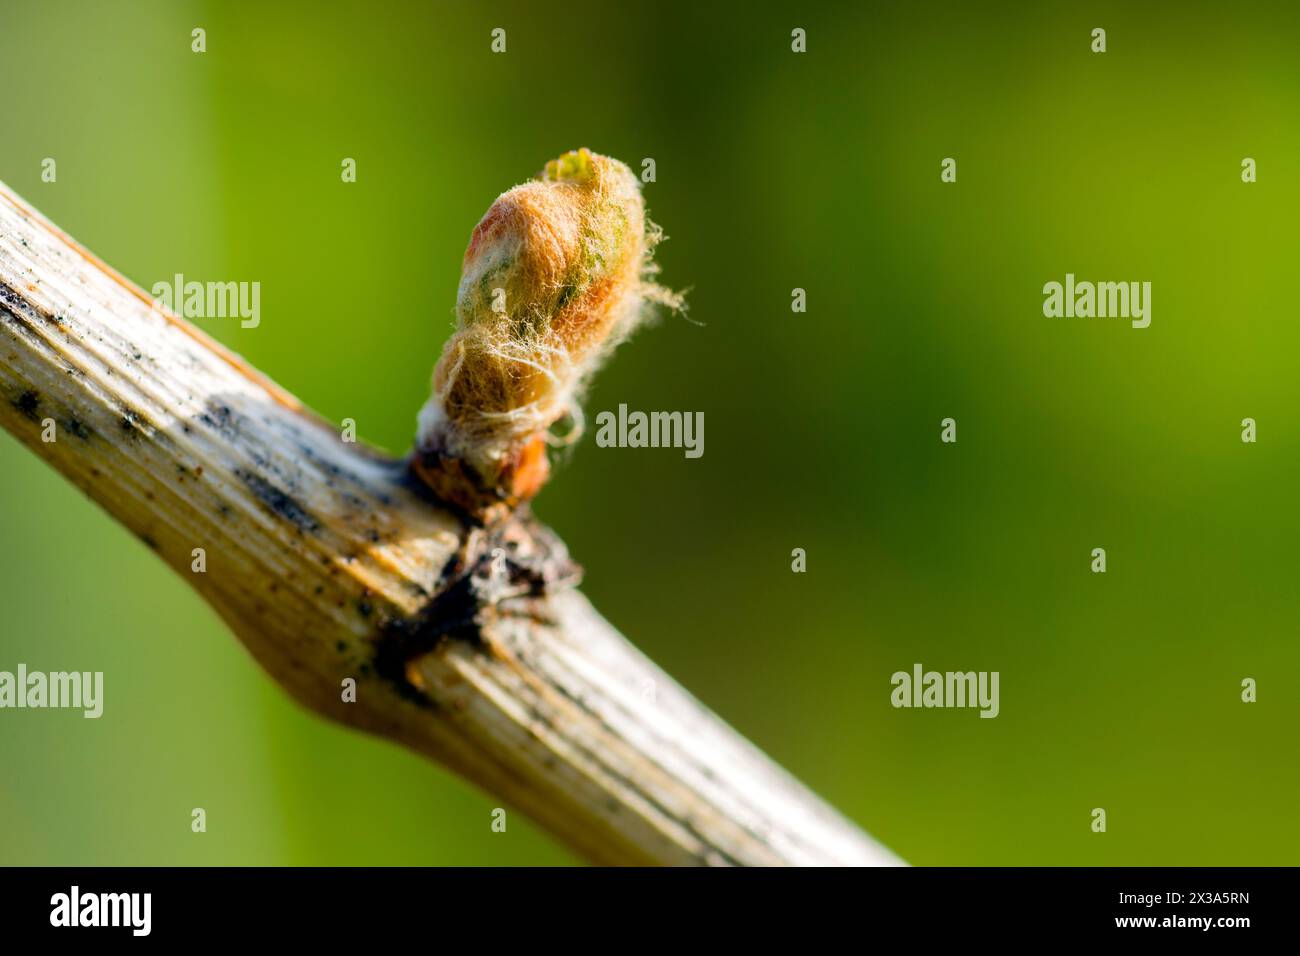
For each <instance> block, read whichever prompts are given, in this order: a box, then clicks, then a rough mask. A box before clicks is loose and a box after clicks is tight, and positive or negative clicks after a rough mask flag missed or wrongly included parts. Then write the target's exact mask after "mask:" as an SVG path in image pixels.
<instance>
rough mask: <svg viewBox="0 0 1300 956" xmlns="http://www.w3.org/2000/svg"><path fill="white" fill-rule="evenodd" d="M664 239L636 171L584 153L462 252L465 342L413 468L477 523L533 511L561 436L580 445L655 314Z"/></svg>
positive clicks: (461, 331) (440, 376)
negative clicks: (586, 412) (615, 356)
mask: <svg viewBox="0 0 1300 956" xmlns="http://www.w3.org/2000/svg"><path fill="white" fill-rule="evenodd" d="M658 238H659V234H658V231H657V230H656V229H655V228H654V227H653V225H648V224H647V220H646V218H645V209H644V206H643V204H642V201H641V191H640V184H639V183H638V182H637V179H636V177H635V176H634V175H633V174H632V171H631V170H630V169H628V168H627V166H625V165H623V164H622V163H620V162H618V161H617V160H614V159H609V158H608V157H605V156H600V155H598V154H596V153H592V152H590V151H588V150H586V149H580V150H577V151H576V152H571V153H565V154H564V155H563V156H561V157H560V158H559V159H556V160H552V161H551V162H549V163H547V165H546V169H545V170H544V171H543V172H542V173H541V174H540V175H539V176H538V178H537V179H535V180H533V181H532V182H528V183H524V184H523V185H521V186H516V187H515V188H514V189H511V190H510V191H509V192H507V193H504V194H502V195H501V196H500V197H498V199H497V201H496V202H494V203H493V204H492V207H491V208H490V209H489V210H488V211H487V214H486V215H485V216H484V217H483V219H482V220H481V221H480V222H479V224H478V225H477V226H476V227H475V229H474V233H473V235H472V236H471V237H470V241H469V248H467V249H466V250H465V261H464V264H463V266H462V271H461V280H460V289H459V292H458V294H457V301H456V319H457V325H456V332H455V334H453V335H452V337H451V338H450V339H449V340H448V342H447V344H446V346H445V347H444V349H443V352H442V357H441V358H440V359H439V360H438V364H437V367H436V368H435V369H434V373H433V394H432V396H431V397H430V399H429V401H428V402H427V403H426V404H425V406H424V408H423V409H421V411H420V415H419V432H418V435H417V438H416V454H415V457H414V460H413V464H414V468H415V470H416V472H417V473H418V474H419V475H420V477H421V478H422V479H424V481H426V482H427V483H428V484H429V485H430V486H431V487H432V488H433V490H434V491H435V492H437V493H438V494H439V495H440V496H441V497H443V498H445V499H447V500H449V501H452V502H453V503H455V504H458V505H460V506H462V507H464V508H466V509H467V510H469V511H471V512H481V511H483V510H484V509H485V508H487V507H490V506H491V505H493V504H496V503H499V502H504V503H505V504H506V505H507V506H510V505H514V504H516V503H518V502H520V501H523V500H526V499H528V498H531V497H532V496H533V495H534V494H536V492H537V491H538V490H539V489H540V488H541V486H542V483H543V482H545V480H546V477H547V474H548V472H549V464H548V462H547V458H546V445H547V443H548V442H551V443H554V442H556V441H558V439H555V438H554V437H553V436H551V435H550V428H551V426H553V425H554V424H555V423H556V422H558V421H560V420H561V419H562V418H565V417H566V416H568V417H570V418H571V419H572V420H573V422H574V428H573V429H572V430H571V432H570V435H569V436H568V438H569V440H573V439H575V438H576V437H577V433H578V431H579V427H578V423H579V422H580V421H581V414H580V411H579V409H578V405H577V403H578V401H579V399H580V397H581V390H582V387H583V384H584V383H585V381H586V380H587V378H588V377H589V376H590V374H591V373H592V372H593V371H594V370H595V368H596V367H597V366H598V365H599V364H600V362H601V360H602V359H604V357H605V356H606V355H608V354H609V352H610V350H611V349H613V348H614V346H616V345H617V344H618V343H619V342H620V341H622V340H623V339H624V338H626V337H627V335H628V334H629V333H630V332H631V331H632V330H633V329H634V328H635V327H636V326H637V324H638V323H639V322H640V321H641V320H642V318H643V317H644V315H645V314H646V304H647V302H649V301H655V302H661V303H665V304H669V305H673V306H676V305H677V300H676V297H675V296H673V294H672V293H670V292H668V291H667V290H665V289H662V288H660V287H659V286H657V285H655V284H654V283H653V282H651V281H649V277H650V275H651V273H652V271H653V270H652V268H651V267H650V263H649V260H650V252H651V249H652V248H653V247H654V245H655V243H656V242H657V241H658Z"/></svg>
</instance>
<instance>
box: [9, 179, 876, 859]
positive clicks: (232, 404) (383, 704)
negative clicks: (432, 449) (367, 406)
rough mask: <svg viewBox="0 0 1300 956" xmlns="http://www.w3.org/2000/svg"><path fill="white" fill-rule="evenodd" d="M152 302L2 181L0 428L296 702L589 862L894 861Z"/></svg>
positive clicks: (561, 556) (555, 598) (559, 554)
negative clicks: (348, 682)
mask: <svg viewBox="0 0 1300 956" xmlns="http://www.w3.org/2000/svg"><path fill="white" fill-rule="evenodd" d="M151 305H152V303H151V301H150V299H149V298H148V297H147V296H146V295H144V293H142V292H141V291H140V290H139V289H138V288H136V287H135V286H133V285H132V284H130V283H129V282H127V281H126V280H124V279H123V278H122V277H121V276H119V275H117V274H116V273H115V272H113V271H112V270H110V269H109V268H107V267H106V266H105V265H104V264H103V263H101V262H99V261H98V260H97V259H95V258H94V257H93V256H91V255H89V254H88V253H87V252H86V251H85V250H83V249H81V248H80V247H79V246H77V245H76V244H75V243H74V242H72V241H71V240H70V239H69V238H68V237H67V236H65V235H63V234H62V233H61V232H59V231H58V230H57V229H56V228H55V227H53V226H52V225H50V224H49V223H48V222H47V221H45V220H44V219H43V218H42V217H41V216H40V215H39V214H38V213H36V212H35V211H33V210H32V209H31V208H30V207H28V206H27V205H26V204H24V203H23V202H22V201H21V200H19V199H18V198H17V197H15V196H13V195H12V193H10V192H9V190H8V189H7V188H5V187H3V185H0V425H3V426H4V428H6V429H7V430H8V431H10V432H12V433H13V434H14V435H15V436H17V438H18V439H19V440H20V441H22V442H23V443H24V444H26V445H27V446H28V447H29V448H31V449H32V450H33V451H34V452H35V453H36V454H38V455H40V456H41V457H42V458H44V459H45V460H46V461H47V462H48V463H49V464H50V465H51V466H52V467H53V468H54V469H55V470H56V471H58V472H59V473H60V474H62V475H63V476H64V477H66V478H67V479H68V480H69V481H71V482H73V483H74V484H75V485H77V486H78V487H79V488H81V489H82V490H83V491H85V492H86V494H87V495H89V496H90V497H91V498H92V499H93V500H95V501H96V502H98V503H99V505H100V506H101V507H103V508H104V509H105V510H106V511H107V512H108V513H109V514H111V515H112V516H113V517H114V518H115V519H117V520H118V521H119V522H121V523H122V524H123V525H125V526H126V527H127V528H129V529H130V530H131V531H132V532H133V533H134V534H136V535H138V536H140V538H142V539H143V540H145V541H147V542H148V543H149V546H150V547H152V548H153V549H154V550H155V551H156V552H157V554H158V555H159V557H161V558H162V559H163V560H164V561H165V562H166V563H167V564H168V565H170V566H171V567H172V568H173V569H174V570H176V571H177V573H179V574H180V575H182V577H184V578H185V579H186V580H187V581H188V582H189V583H190V584H191V585H192V586H193V587H194V588H195V589H197V590H198V592H199V593H200V594H201V595H203V597H204V598H205V599H206V600H207V601H208V602H209V603H211V604H212V606H213V607H215V608H216V609H217V611H218V612H219V613H220V614H221V616H222V618H224V619H225V621H226V622H227V623H228V624H229V625H230V627H231V629H232V630H233V631H234V632H235V634H236V635H237V636H238V637H239V639H240V640H241V641H242V642H243V643H244V644H245V646H247V647H248V649H249V650H250V651H251V652H252V654H253V655H254V656H255V657H256V658H257V660H258V661H260V662H261V664H262V665H263V666H264V667H265V668H266V670H267V671H268V672H269V673H270V675H271V676H272V677H273V678H274V679H275V680H276V681H277V682H278V683H279V684H281V685H282V686H283V687H284V688H285V689H286V690H288V691H289V692H290V693H291V694H293V696H294V697H296V698H297V699H298V700H300V701H301V702H302V703H304V704H305V705H307V706H308V707H310V708H311V709H313V710H315V711H317V712H318V713H321V714H325V715H327V716H330V717H333V718H334V719H336V720H339V721H342V722H343V723H346V724H349V725H351V726H354V727H360V728H363V729H365V730H368V731H371V732H373V733H376V734H378V735H380V736H383V737H386V738H389V739H391V740H397V741H400V742H402V743H404V744H406V745H407V746H409V747H411V748H413V749H415V750H417V751H419V752H420V753H423V754H425V755H427V756H429V757H431V758H433V759H435V760H437V761H439V762H441V763H443V764H444V765H446V766H448V767H450V768H451V769H452V770H454V771H455V772H457V773H459V774H460V775H462V776H463V777H465V778H466V779H468V780H470V781H472V782H473V783H475V784H477V785H479V786H481V787H482V788H484V789H485V790H487V791H489V792H490V793H493V794H495V795H497V796H499V797H500V798H502V799H503V800H505V801H508V802H509V803H511V804H513V805H514V806H516V807H518V808H519V809H520V810H522V811H523V812H525V813H527V814H528V815H529V816H531V817H532V818H533V819H535V820H537V821H538V822H539V823H541V824H542V825H543V826H545V827H546V828H547V829H549V830H550V831H551V832H552V833H553V834H554V835H555V836H556V837H557V838H559V839H560V840H562V841H563V842H565V843H566V844H568V845H569V846H570V847H572V848H573V849H574V850H576V851H577V852H579V853H581V854H582V855H584V856H585V857H586V858H588V859H589V860H591V861H593V862H597V863H612V864H628V863H630V864H896V863H898V862H899V861H898V860H897V859H896V858H895V857H894V856H893V855H892V854H890V853H889V852H888V851H887V850H884V849H883V848H881V847H880V846H879V845H877V844H876V843H875V842H874V841H872V840H871V839H870V838H869V837H867V836H866V835H864V834H863V833H862V832H861V831H859V830H857V829H856V828H855V827H853V826H852V824H850V823H848V822H847V821H846V820H845V819H844V818H843V817H841V816H840V815H839V814H837V813H836V812H835V811H834V810H832V809H830V808H829V807H827V806H826V805H825V804H823V803H822V802H821V801H820V800H818V798H817V797H816V796H814V795H813V794H812V793H810V792H809V791H808V790H807V789H805V788H804V787H803V786H802V785H800V784H799V783H797V782H796V781H795V780H794V779H793V778H791V777H790V776H789V775H788V774H786V773H785V772H784V771H783V770H781V769H780V768H778V767H776V766H775V765H774V764H773V763H771V761H769V760H768V759H767V758H766V757H765V756H764V755H763V754H762V753H760V752H759V751H758V750H757V749H755V748H754V747H753V746H752V745H750V744H749V743H748V742H746V741H745V740H744V739H742V738H741V737H740V736H739V735H737V734H736V733H735V732H734V731H733V730H731V729H730V728H729V727H727V726H726V724H724V723H723V722H722V721H720V720H719V719H718V718H717V717H716V716H714V715H713V714H711V713H710V712H709V711H708V710H706V709H705V708H704V707H702V706H701V705H700V704H699V703H698V702H697V701H695V700H694V698H692V697H691V696H690V695H689V694H687V693H686V692H685V691H684V690H682V689H681V688H680V687H678V686H677V685H676V684H675V683H673V681H672V680H671V679H670V678H669V677H668V676H667V675H666V674H664V673H663V672H662V671H660V670H659V669H658V668H656V667H655V666H654V665H653V664H652V663H650V661H648V660H647V659H646V658H645V657H643V656H642V655H641V654H640V653H639V652H637V651H636V650H635V649H634V648H633V647H632V646H631V645H630V644H629V643H628V642H627V641H626V640H625V639H624V638H622V637H621V636H620V635H619V634H618V632H617V631H615V630H614V628H613V627H611V626H610V625H609V624H608V623H607V622H606V621H605V620H604V619H603V618H601V617H600V615H598V614H597V613H596V611H595V610H594V609H592V607H591V606H590V604H588V603H587V601H586V600H585V599H584V598H583V597H582V596H581V595H580V594H579V593H578V592H577V591H576V590H575V589H574V588H573V587H572V585H573V583H574V582H575V581H576V577H577V569H576V567H575V566H574V565H573V564H572V562H570V561H569V559H568V556H567V553H566V552H565V551H564V547H563V545H562V544H561V543H560V542H559V541H558V539H557V538H555V536H554V535H553V534H551V533H550V532H549V531H547V530H545V529H544V528H542V527H541V526H539V525H537V524H536V523H535V522H533V521H532V519H531V518H530V517H529V516H527V514H524V513H520V514H517V515H516V516H515V517H514V518H513V519H512V520H511V522H510V523H509V524H506V525H503V526H500V527H495V528H492V529H483V528H477V527H470V526H467V524H466V523H465V522H464V521H463V520H462V518H461V517H460V516H458V515H457V514H456V513H453V511H451V510H449V509H447V508H445V507H443V506H441V505H439V504H438V503H437V502H435V501H433V500H431V499H430V497H429V495H428V493H427V492H426V491H425V490H424V489H423V488H421V487H419V486H418V485H417V484H415V483H413V482H412V481H411V479H410V478H409V472H408V469H407V467H406V463H404V462H400V461H394V460H390V459H387V458H383V457H380V456H378V455H376V454H373V453H370V452H367V451H365V450H364V449H361V448H360V447H358V446H357V445H352V444H344V443H343V442H342V441H340V440H339V436H338V434H337V433H336V432H335V431H334V430H333V429H332V428H330V427H329V426H328V425H327V424H326V423H324V422H323V421H321V420H320V419H318V418H316V417H315V416H313V415H312V414H311V413H309V412H307V411H304V410H303V409H302V407H301V406H300V405H299V403H298V402H297V401H296V400H295V399H293V398H292V397H291V396H289V395H288V394H286V393H285V392H283V391H281V390H280V389H279V388H277V387H276V386H275V385H274V384H272V383H271V382H269V381H268V380H266V379H265V378H263V377H262V376H261V375H259V374H258V373H257V372H255V371H253V370H252V369H250V368H249V367H248V366H247V365H245V364H244V363H243V362H242V361H241V360H240V359H239V358H238V357H237V356H234V355H232V354H231V353H230V352H228V351H227V350H225V349H224V348H222V347H221V346H219V345H217V344H216V343H214V342H213V341H211V340H210V339H209V338H208V337H207V336H205V335H204V334H203V333H201V332H199V331H198V330H196V329H195V328H193V327H192V326H190V325H188V324H187V323H185V322H183V321H182V320H180V319H177V318H175V317H174V316H170V315H162V314H159V313H158V312H157V311H155V310H154V309H152V307H151ZM45 418H53V419H54V420H55V422H56V423H57V424H58V440H57V441H55V442H52V443H45V442H42V441H41V438H40V435H41V422H42V420H43V419H45ZM199 547H201V548H204V549H205V550H206V553H207V556H208V557H207V561H208V568H207V572H208V573H205V574H195V573H191V571H190V563H191V552H192V549H194V548H199ZM348 677H351V678H355V679H356V681H357V702H356V703H352V704H348V703H343V701H342V699H341V693H340V686H341V682H342V681H343V679H344V678H348ZM647 689H652V690H653V693H647Z"/></svg>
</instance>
